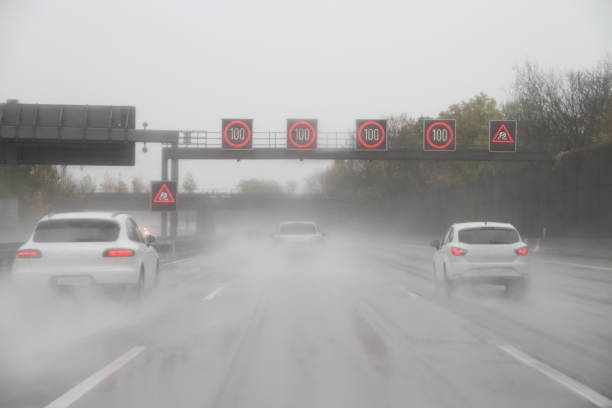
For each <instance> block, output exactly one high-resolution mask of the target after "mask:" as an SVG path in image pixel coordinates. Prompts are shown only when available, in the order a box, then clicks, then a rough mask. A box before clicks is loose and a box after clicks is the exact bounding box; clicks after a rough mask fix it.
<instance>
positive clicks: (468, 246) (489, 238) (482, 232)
mask: <svg viewBox="0 0 612 408" xmlns="http://www.w3.org/2000/svg"><path fill="white" fill-rule="evenodd" d="M431 245H432V246H433V247H434V248H436V252H435V253H434V257H433V268H434V271H433V273H434V280H435V281H436V282H437V283H440V284H443V285H444V287H445V288H446V289H447V290H450V289H452V288H453V287H454V286H455V285H457V284H460V283H485V284H496V285H504V286H505V287H506V290H508V291H510V292H517V293H519V294H520V293H522V292H523V290H524V289H525V288H526V286H527V284H528V282H529V280H528V278H529V269H528V268H529V265H528V263H527V258H528V256H527V255H528V253H529V249H528V247H527V244H526V243H525V242H523V240H522V239H521V236H520V234H519V233H518V231H517V230H516V228H514V226H513V225H512V224H506V223H499V222H468V223H461V224H453V225H451V226H450V228H449V229H448V231H447V233H446V234H445V235H444V238H442V241H441V242H440V241H438V240H435V241H432V242H431Z"/></svg>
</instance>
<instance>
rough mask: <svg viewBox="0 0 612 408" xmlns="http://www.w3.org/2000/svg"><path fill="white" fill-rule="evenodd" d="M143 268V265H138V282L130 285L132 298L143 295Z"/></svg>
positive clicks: (136, 298) (135, 298)
mask: <svg viewBox="0 0 612 408" xmlns="http://www.w3.org/2000/svg"><path fill="white" fill-rule="evenodd" d="M145 283H146V282H145V270H144V266H142V265H141V266H140V273H139V274H138V282H137V283H136V284H135V285H133V286H132V290H131V297H132V298H133V299H134V300H140V299H141V298H142V296H143V295H144V291H145Z"/></svg>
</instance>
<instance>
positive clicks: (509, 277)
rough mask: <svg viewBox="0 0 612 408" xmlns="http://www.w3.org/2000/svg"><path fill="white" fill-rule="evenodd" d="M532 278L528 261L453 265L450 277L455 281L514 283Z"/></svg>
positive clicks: (520, 282) (494, 283)
mask: <svg viewBox="0 0 612 408" xmlns="http://www.w3.org/2000/svg"><path fill="white" fill-rule="evenodd" d="M529 278H530V274H529V266H528V265H527V264H526V263H523V262H521V263H512V264H482V265H471V264H461V265H453V267H452V268H449V273H448V279H449V280H450V281H452V282H455V283H470V284H472V283H473V284H491V285H512V284H524V283H525V282H527V281H528V280H529Z"/></svg>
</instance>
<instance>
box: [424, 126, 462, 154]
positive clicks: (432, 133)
mask: <svg viewBox="0 0 612 408" xmlns="http://www.w3.org/2000/svg"><path fill="white" fill-rule="evenodd" d="M455 136H456V122H455V119H425V120H424V121H423V150H425V151H432V152H439V151H449V150H450V151H454V150H456V147H457V141H456V140H457V139H456V137H455Z"/></svg>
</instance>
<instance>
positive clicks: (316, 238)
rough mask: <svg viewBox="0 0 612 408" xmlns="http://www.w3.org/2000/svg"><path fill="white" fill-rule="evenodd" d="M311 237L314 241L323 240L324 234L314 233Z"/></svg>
mask: <svg viewBox="0 0 612 408" xmlns="http://www.w3.org/2000/svg"><path fill="white" fill-rule="evenodd" d="M311 239H312V240H313V241H321V240H323V235H313V236H312V238H311Z"/></svg>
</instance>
